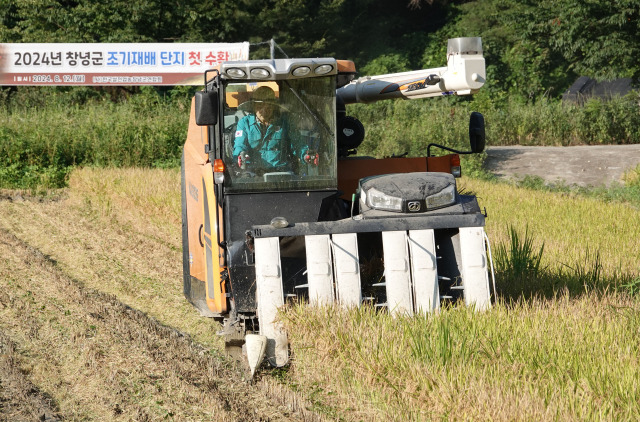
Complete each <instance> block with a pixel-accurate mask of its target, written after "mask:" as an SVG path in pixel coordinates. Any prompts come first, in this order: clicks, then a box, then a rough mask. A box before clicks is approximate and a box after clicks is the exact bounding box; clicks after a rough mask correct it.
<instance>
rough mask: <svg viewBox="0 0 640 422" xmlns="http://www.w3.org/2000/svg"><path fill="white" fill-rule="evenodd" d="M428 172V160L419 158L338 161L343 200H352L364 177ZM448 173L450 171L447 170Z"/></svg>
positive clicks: (358, 158)
mask: <svg viewBox="0 0 640 422" xmlns="http://www.w3.org/2000/svg"><path fill="white" fill-rule="evenodd" d="M417 171H427V160H426V159H425V158H424V157H418V158H382V159H379V160H377V159H375V158H361V157H354V158H347V159H343V160H339V161H338V189H340V190H341V191H342V192H343V195H342V198H344V199H347V200H350V199H351V195H352V194H354V193H355V192H356V189H357V188H358V181H359V180H360V179H362V178H363V177H367V176H375V175H378V174H390V173H411V172H417ZM447 171H448V170H447Z"/></svg>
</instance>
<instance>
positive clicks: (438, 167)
mask: <svg viewBox="0 0 640 422" xmlns="http://www.w3.org/2000/svg"><path fill="white" fill-rule="evenodd" d="M452 155H453V154H447V155H443V156H442V157H427V171H437V172H441V173H451V156H452Z"/></svg>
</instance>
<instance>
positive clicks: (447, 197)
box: [426, 185, 456, 209]
mask: <svg viewBox="0 0 640 422" xmlns="http://www.w3.org/2000/svg"><path fill="white" fill-rule="evenodd" d="M426 202H427V209H433V208H440V207H445V206H447V205H451V204H453V203H455V202H456V186H455V185H449V186H447V187H446V188H444V189H442V190H441V191H440V192H438V193H435V194H433V195H429V196H427V198H426Z"/></svg>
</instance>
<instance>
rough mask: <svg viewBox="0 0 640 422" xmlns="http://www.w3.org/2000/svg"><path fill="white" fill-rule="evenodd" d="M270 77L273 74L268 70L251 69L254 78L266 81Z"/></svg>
mask: <svg viewBox="0 0 640 422" xmlns="http://www.w3.org/2000/svg"><path fill="white" fill-rule="evenodd" d="M227 73H228V72H227ZM270 75H271V74H270V73H269V71H268V70H267V69H263V68H261V67H258V68H255V69H251V76H253V77H254V78H259V79H265V78H268V77H269V76H270Z"/></svg>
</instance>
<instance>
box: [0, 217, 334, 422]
mask: <svg viewBox="0 0 640 422" xmlns="http://www.w3.org/2000/svg"><path fill="white" fill-rule="evenodd" d="M0 248H1V251H2V254H0V256H5V257H6V256H7V255H13V258H14V259H15V260H17V261H21V262H22V263H23V264H24V266H25V267H26V268H31V269H32V268H37V269H38V271H40V272H41V273H43V274H45V275H46V280H42V279H41V278H39V277H24V278H23V279H24V283H22V280H21V288H22V289H32V290H33V291H34V292H35V291H37V290H38V289H40V288H41V287H42V285H43V283H44V284H47V291H46V293H44V294H45V295H46V296H45V297H46V298H49V297H51V296H54V295H55V296H56V297H55V298H54V300H58V301H63V302H64V301H67V302H68V303H69V302H71V303H74V304H77V305H78V306H79V307H80V308H81V309H82V312H83V315H79V316H77V318H80V319H84V320H90V321H92V324H94V325H95V326H97V329H98V330H102V331H103V332H107V333H108V335H109V336H111V337H112V338H114V339H117V341H119V342H124V344H125V345H127V344H128V345H130V347H131V348H134V347H136V348H142V349H143V351H144V352H145V353H146V355H148V357H149V358H150V359H152V360H153V361H154V362H156V363H157V364H158V365H159V366H161V367H162V368H164V369H165V370H168V371H170V372H171V373H172V375H174V376H175V377H176V378H177V379H179V380H180V381H181V382H182V383H184V384H186V385H187V386H188V387H189V388H191V389H195V390H197V391H198V392H199V393H200V394H202V395H203V396H205V397H207V398H209V403H207V404H205V403H195V406H198V405H202V406H206V405H210V406H211V402H213V403H214V404H213V406H214V414H213V415H212V416H213V417H212V420H217V421H225V420H228V421H256V420H260V421H272V420H273V421H322V420H324V418H323V417H322V416H321V415H318V414H315V413H314V412H312V411H309V410H307V409H308V408H310V404H309V403H308V402H307V401H306V400H304V398H302V397H300V396H298V395H296V394H295V393H293V392H291V391H289V390H287V389H286V388H284V387H282V386H280V385H278V384H276V383H275V382H273V381H268V380H265V381H258V382H257V383H255V384H249V383H247V382H244V381H242V370H241V369H239V368H235V367H232V366H231V365H230V364H229V363H228V362H226V361H225V360H223V359H221V358H220V357H219V356H214V355H211V353H210V351H209V350H207V349H206V348H205V347H203V346H202V345H199V344H197V343H195V342H193V341H192V340H191V339H190V338H189V336H188V335H186V334H184V333H181V332H180V331H178V330H176V329H174V328H172V327H168V326H165V325H162V324H161V323H159V322H158V321H157V320H155V319H153V318H151V317H148V316H147V315H145V314H144V313H143V312H141V311H139V310H136V309H134V308H131V307H130V306H128V305H126V304H124V303H122V302H120V301H119V300H117V298H116V297H114V296H112V295H109V294H106V293H103V292H100V291H97V290H94V289H90V288H87V287H85V286H84V285H83V284H82V282H80V281H78V280H75V279H73V278H72V277H70V276H68V275H67V274H65V273H64V272H63V271H62V269H61V268H60V267H59V266H58V264H57V263H56V261H55V260H53V259H51V258H50V257H48V256H46V255H44V254H43V253H42V252H40V251H39V250H38V249H36V248H34V247H32V246H30V245H29V244H27V243H25V242H24V241H22V240H20V239H19V238H17V237H16V236H15V235H13V234H12V233H11V232H9V231H8V230H6V229H0ZM28 284H31V285H28ZM29 293H31V291H29ZM9 296H11V292H9V293H7V292H6V291H5V292H0V310H2V309H3V307H7V306H14V308H13V310H14V311H15V312H18V314H19V320H20V321H24V322H25V323H27V324H26V325H27V326H28V330H31V331H35V333H36V334H35V336H37V335H38V330H39V328H38V327H34V325H37V324H39V321H38V317H37V316H34V315H33V311H32V309H30V307H29V305H28V304H24V303H17V304H16V303H14V302H16V297H15V296H16V295H15V294H14V295H13V296H12V297H9ZM36 302H37V299H36ZM43 309H44V305H43ZM20 312H22V314H21V315H20ZM60 312H63V310H62V309H61V311H60ZM94 325H92V326H94ZM1 328H2V327H1V326H0V329H1ZM0 334H2V333H0ZM15 342H16V343H19V341H18V340H15ZM2 345H4V346H2ZM0 347H4V349H0V350H7V351H8V353H6V352H4V351H3V355H2V359H0V374H1V375H2V379H3V380H5V379H9V378H5V374H6V375H10V376H11V379H12V380H15V382H13V383H12V386H13V387H11V388H17V389H18V390H19V391H20V393H19V394H18V395H22V396H25V397H28V398H29V400H28V401H27V402H24V401H23V402H21V406H22V407H21V408H15V407H14V404H17V403H14V402H13V401H10V402H9V404H8V406H9V409H10V411H13V412H26V414H30V413H29V412H31V414H33V413H36V414H38V415H39V416H42V415H44V416H45V417H47V416H49V417H51V418H57V417H58V416H57V415H56V414H55V412H54V411H53V409H55V407H56V404H55V403H51V402H50V400H48V398H47V397H46V395H44V394H43V393H41V392H40V391H39V390H38V389H37V388H35V387H34V386H33V385H31V384H30V383H29V382H28V381H27V380H26V379H25V377H24V376H23V377H22V378H23V379H22V380H21V379H20V377H19V374H20V372H21V371H20V370H19V369H18V368H17V367H16V366H19V364H18V363H17V362H16V360H19V359H14V355H15V354H17V353H15V352H14V348H15V347H14V345H13V341H12V340H10V339H9V338H8V337H7V336H6V335H4V334H2V335H0ZM3 389H5V390H6V391H7V393H8V390H7V389H6V387H3ZM124 393H125V394H126V391H125V392H124ZM3 395H4V392H3V391H0V400H1V399H2V396H3ZM13 396H14V397H15V396H16V395H15V394H13ZM0 404H2V402H0ZM192 405H193V404H192ZM3 406H4V408H7V405H3ZM216 408H217V409H216ZM0 409H2V408H0ZM2 413H3V414H4V413H5V411H4V410H3V412H2ZM61 413H62V416H64V414H63V412H61ZM118 413H119V412H118V411H117V409H116V411H115V414H116V416H115V417H114V418H117V414H118ZM0 416H2V415H0ZM123 416H124V415H123ZM139 416H140V419H141V420H151V419H153V418H152V417H151V416H149V415H146V414H144V412H143V414H141V415H139ZM136 419H138V418H136ZM41 420H42V419H41ZM48 420H50V421H55V420H57V419H48Z"/></svg>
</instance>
